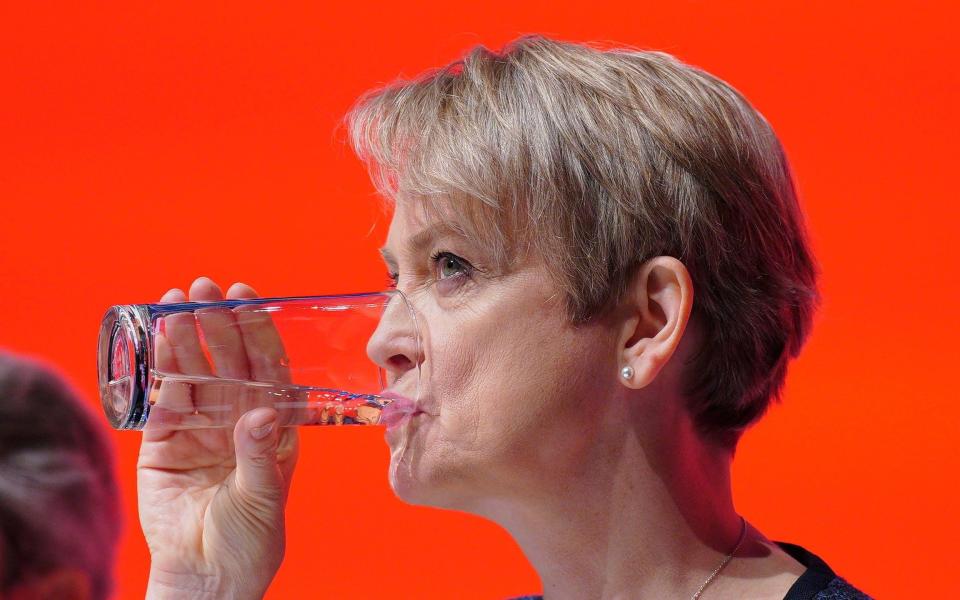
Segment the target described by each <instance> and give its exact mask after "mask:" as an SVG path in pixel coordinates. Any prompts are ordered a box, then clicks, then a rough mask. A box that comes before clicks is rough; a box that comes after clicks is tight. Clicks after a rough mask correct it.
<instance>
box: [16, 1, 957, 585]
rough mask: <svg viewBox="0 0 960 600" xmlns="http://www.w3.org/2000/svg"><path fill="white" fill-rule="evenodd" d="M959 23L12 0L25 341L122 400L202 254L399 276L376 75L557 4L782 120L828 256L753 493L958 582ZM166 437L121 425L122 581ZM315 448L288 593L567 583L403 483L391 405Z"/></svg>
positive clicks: (856, 563)
mask: <svg viewBox="0 0 960 600" xmlns="http://www.w3.org/2000/svg"><path fill="white" fill-rule="evenodd" d="M951 5H952V8H948V7H949V6H951ZM957 22H958V15H957V14H956V5H955V3H948V2H943V3H940V4H939V5H937V4H936V3H924V8H918V7H917V5H916V4H915V3H907V2H901V3H896V4H885V3H867V2H856V3H827V2H817V3H810V2H797V3H790V4H785V3H780V2H776V3H774V2H765V1H758V2H737V3H723V4H719V3H709V2H693V1H671V2H656V3H650V2H629V3H626V2H625V3H623V4H622V5H620V6H614V5H612V4H606V5H601V4H595V3H589V4H587V5H585V4H584V3H582V2H572V1H571V2H565V3H562V4H558V3H556V2H529V3H523V2H516V1H501V0H497V1H495V2H487V3H484V4H483V5H476V6H470V5H467V4H453V3H446V2H430V3H417V4H405V3H403V4H401V3H393V4H384V5H380V4H378V3H375V2H369V1H363V0H361V1H360V2H348V3H338V4H337V5H335V6H330V5H325V4H324V3H321V2H311V3H302V4H282V3H262V2H256V3H249V5H241V4H239V3H223V5H220V4H218V5H216V6H214V3H198V2H162V3H156V2H155V3H143V4H140V3H134V2H114V3H92V2H87V3H62V4H54V3H46V2H44V3H33V2H6V3H3V5H2V6H0V76H2V79H0V82H2V86H3V87H2V91H0V202H2V213H0V215H2V216H0V218H2V223H3V233H2V237H0V286H2V294H0V345H2V346H4V347H6V348H8V349H11V350H14V351H19V352H23V353H27V354H30V355H34V356H38V357H42V358H44V359H46V360H49V361H51V362H53V363H54V364H56V365H59V367H60V368H61V369H62V370H63V371H64V372H65V374H66V375H67V376H68V377H69V378H70V379H71V380H72V381H73V382H74V383H75V385H76V386H77V387H78V389H79V390H80V391H82V392H83V393H84V394H85V396H86V398H87V399H88V400H89V402H90V403H91V404H95V403H96V399H95V389H96V388H95V386H96V380H95V379H96V378H95V358H94V344H95V342H96V335H97V327H98V324H99V319H100V316H101V314H102V312H103V311H104V309H105V308H106V307H107V306H108V305H110V304H113V303H126V302H146V301H153V300H155V299H156V298H158V297H159V296H160V295H161V293H163V292H164V291H165V290H166V289H167V288H169V287H172V286H181V287H182V286H188V285H189V283H190V281H191V280H192V279H193V278H194V277H195V276H198V275H201V274H204V275H209V276H211V277H213V278H214V279H215V280H217V281H219V282H221V283H223V284H229V283H231V282H233V281H236V280H243V281H246V282H249V283H251V284H252V285H254V286H255V287H256V288H257V289H258V290H259V291H260V292H261V293H262V294H264V295H287V294H291V295H302V294H324V293H337V292H351V291H364V290H374V289H381V288H382V286H383V282H384V275H383V268H382V266H381V264H380V262H379V258H378V257H377V255H376V252H375V251H374V248H375V247H377V246H378V245H379V244H380V243H381V242H382V241H383V239H384V237H385V235H386V222H385V221H384V219H382V218H379V219H378V217H377V210H376V207H375V202H374V201H373V190H372V187H371V184H370V183H369V181H368V180H367V177H366V174H365V172H364V169H363V167H362V165H361V164H360V163H359V162H358V161H357V160H356V159H355V158H354V157H353V156H352V154H351V152H350V150H349V149H348V148H347V146H346V144H345V142H344V139H343V136H342V132H341V133H335V132H334V129H335V126H336V124H337V122H338V119H339V118H340V117H341V115H342V114H343V113H344V112H345V111H346V110H347V108H348V107H349V106H350V104H351V103H352V101H353V100H354V99H355V98H356V97H357V96H358V95H359V94H360V93H361V92H363V91H364V90H366V89H368V88H370V87H372V86H375V85H378V84H381V83H384V82H387V81H390V80H392V79H393V78H395V77H396V76H398V75H401V74H402V75H413V74H416V73H418V72H420V71H421V70H423V69H425V68H428V67H431V66H438V65H441V64H444V63H446V62H448V61H450V60H452V59H454V58H456V57H458V56H459V55H460V54H461V53H462V52H464V51H465V50H466V49H468V48H469V47H471V46H473V45H475V44H477V43H484V44H486V45H488V46H491V47H499V46H501V45H502V44H503V43H504V42H506V41H508V40H510V39H512V38H514V37H516V36H517V35H519V34H522V33H528V32H542V33H546V34H548V35H554V36H557V37H560V38H563V39H571V40H597V41H599V40H612V41H616V42H621V43H628V44H632V45H637V46H641V47H646V48H654V49H662V50H666V51H669V52H671V53H674V54H676V55H678V56H679V57H680V58H682V59H684V60H686V61H688V62H691V63H693V64H696V65H699V66H702V67H704V68H706V69H707V70H709V71H711V72H713V73H715V74H717V75H719V76H720V77H722V78H724V79H726V80H728V81H730V82H731V83H732V84H733V85H734V86H736V87H738V88H739V89H740V90H742V91H743V92H744V93H745V94H746V95H747V97H749V98H750V99H751V100H752V101H753V102H754V103H755V105H756V106H757V107H758V108H759V109H760V110H761V111H762V112H763V113H764V114H765V115H766V116H767V118H768V119H769V120H770V121H771V122H772V123H773V125H774V127H775V128H776V129H777V131H778V132H779V134H780V136H781V137H782V139H783V141H784V144H785V146H786V148H787V150H788V153H789V155H790V157H791V159H792V161H793V165H794V168H795V170H796V175H797V180H798V183H799V187H800V190H801V193H802V197H803V202H804V204H805V208H806V210H807V214H808V216H809V223H810V228H811V231H812V237H813V242H814V246H815V250H816V252H817V254H818V257H819V259H820V261H821V263H822V267H823V280H822V282H823V293H824V297H825V302H824V305H823V308H822V310H821V312H820V313H819V316H818V320H817V325H816V328H815V331H814V334H813V337H812V339H811V341H810V343H809V346H808V349H807V350H806V352H805V354H804V355H803V357H802V358H801V359H800V360H798V361H797V362H796V363H795V364H794V366H793V368H792V371H791V375H790V379H789V382H788V386H787V389H786V395H785V403H784V404H783V405H782V406H780V407H777V408H775V409H774V410H773V411H772V412H771V414H769V416H768V417H767V418H766V420H765V421H764V422H762V424H760V425H759V426H758V427H756V428H755V429H754V430H753V431H752V432H750V433H749V434H748V435H747V437H746V438H745V440H744V442H743V444H742V446H741V449H740V451H739V453H738V458H737V461H736V463H735V492H736V499H737V503H738V508H739V509H740V510H741V511H742V512H743V513H744V514H746V515H747V517H748V518H750V519H751V520H752V521H753V522H754V523H755V524H756V525H758V526H759V527H760V528H761V529H762V530H763V531H765V532H766V533H767V534H768V535H770V536H771V537H773V538H774V539H780V540H787V541H792V542H795V543H799V544H802V545H804V546H806V547H807V548H809V549H811V550H813V551H814V552H816V553H818V554H820V555H821V556H822V557H823V558H824V559H825V560H827V562H828V563H829V564H831V565H832V566H833V567H834V569H835V570H837V571H838V572H839V573H840V574H842V575H844V576H846V577H847V578H848V579H850V580H851V581H853V582H854V583H856V584H858V585H859V586H861V587H862V588H863V589H865V590H866V591H867V592H870V593H872V594H874V595H877V596H879V597H885V598H907V597H910V598H917V597H927V596H928V595H929V596H931V597H932V596H940V595H942V594H943V593H947V592H946V590H956V589H957V583H956V556H957V554H956V541H957V539H960V526H958V516H957V515H958V510H957V508H958V507H957V492H958V490H957V487H958V485H957V474H958V472H960V458H958V452H957V446H956V443H957V440H958V438H960V428H958V425H957V423H958V421H960V406H958V402H957V399H958V395H957V393H956V391H955V382H956V373H957V371H956V362H957V360H956V359H957V355H958V352H957V343H956V340H957V339H958V337H960V320H958V318H957V316H956V314H955V312H956V309H957V298H958V290H960V281H958V279H960V278H958V273H960V269H958V266H957V265H958V261H960V252H958V250H957V245H956V242H957V237H958V234H960V230H958V227H957V224H958V216H960V214H958V212H960V211H958V203H957V197H956V183H955V179H954V178H953V176H952V175H953V172H951V171H948V164H950V166H951V167H952V166H954V165H953V163H954V161H955V160H956V140H957V133H958V131H960V128H958V117H957V112H958V111H957V108H958V93H957V92H958V69H957V66H956V65H957V59H958V58H960V57H958V52H957V42H956V39H957V38H956V37H955V36H953V35H952V34H954V33H955V26H956V24H957ZM951 40H952V41H951ZM954 172H955V171H954ZM139 437H140V436H139V434H137V433H132V432H125V433H113V434H112V439H113V440H114V442H115V443H116V451H117V473H118V475H119V476H120V478H121V481H122V487H123V494H124V502H123V505H124V511H125V512H124V514H123V515H120V516H118V518H122V519H123V520H124V522H125V524H126V533H125V535H124V538H123V541H122V547H121V550H120V562H119V565H118V568H117V578H118V582H119V583H118V586H119V587H118V594H117V596H118V597H120V598H135V597H142V594H143V590H144V585H145V581H146V575H147V569H148V554H147V551H146V547H145V544H144V541H143V538H142V535H141V533H140V529H139V525H138V523H137V516H136V501H135V486H134V466H135V461H136V454H137V447H138V443H139ZM303 450H304V451H303V455H302V458H301V462H300V467H299V470H298V473H297V475H296V478H295V480H294V483H293V494H292V498H291V501H290V509H289V517H288V525H289V547H288V552H287V558H286V561H285V563H284V565H283V568H282V569H281V570H280V572H279V574H278V576H277V579H276V580H275V584H274V586H273V588H272V589H271V592H270V594H269V598H275V599H276V598H296V597H317V596H329V597H360V598H368V597H369V598H374V597H398V596H399V597H418V598H429V597H436V598H451V597H455V598H497V597H505V596H507V595H510V594H519V593H522V592H534V591H537V590H538V589H539V582H538V580H537V577H536V574H535V573H534V572H533V571H532V569H531V568H530V567H529V566H528V564H527V563H526V562H525V560H524V558H523V556H522V554H521V553H520V551H519V550H518V548H517V547H516V546H515V544H514V543H513V542H512V541H511V539H510V538H509V537H508V536H507V535H506V534H505V533H504V532H503V531H501V530H499V529H498V528H497V527H496V526H494V525H492V524H490V523H487V522H484V521H482V520H480V519H478V518H474V517H472V516H468V515H464V514H459V513H453V512H442V511H437V510H429V509H424V508H418V507H411V506H407V505H404V504H402V503H400V502H399V501H397V500H396V499H395V498H394V497H393V495H392V493H391V492H390V490H389V488H388V485H387V479H386V470H387V469H386V468H387V462H388V455H387V449H386V447H385V445H384V443H383V441H382V430H380V429H379V428H371V429H370V430H362V429H349V430H338V431H329V430H304V431H303ZM638 543H642V541H640V540H638Z"/></svg>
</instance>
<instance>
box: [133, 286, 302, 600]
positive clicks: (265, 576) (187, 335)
mask: <svg viewBox="0 0 960 600" xmlns="http://www.w3.org/2000/svg"><path fill="white" fill-rule="evenodd" d="M253 297H256V292H254V291H253V290H252V289H251V288H250V287H248V286H246V285H243V284H235V285H233V286H232V287H231V288H230V289H229V290H228V291H227V299H239V298H253ZM188 299H189V301H191V302H197V301H212V300H222V299H223V294H222V292H221V291H220V288H218V287H217V285H216V284H215V283H213V282H212V281H211V280H209V279H207V278H203V277H202V278H200V279H197V280H196V281H194V282H193V285H192V286H191V287H190V294H189V298H187V297H186V296H185V295H184V294H183V292H182V291H180V290H176V289H174V290H170V291H169V292H167V293H166V294H165V295H164V296H163V298H162V299H161V302H164V303H168V302H185V301H187V300H188ZM264 317H265V318H263V319H256V318H253V319H250V318H244V319H237V320H236V322H235V323H234V322H229V323H226V325H228V326H227V327H224V324H225V321H224V320H225V319H226V320H231V319H234V318H235V315H234V313H232V311H229V310H225V309H224V310H217V311H213V312H211V313H205V314H204V315H199V314H198V316H197V317H196V318H195V317H194V316H193V315H192V314H182V315H176V319H170V318H168V320H167V323H166V327H165V330H164V332H162V333H160V332H158V334H157V335H158V338H157V344H156V346H157V347H156V358H155V362H156V367H157V369H158V370H160V371H163V372H166V373H181V374H185V375H211V374H217V375H220V376H223V377H230V378H235V379H254V380H271V381H276V380H278V379H281V380H282V379H283V377H284V376H285V375H286V376H287V381H289V376H288V375H287V374H286V367H284V366H282V364H281V366H278V364H277V361H274V360H270V359H269V358H270V357H276V356H282V355H283V348H282V343H281V341H280V338H279V336H278V335H277V332H276V329H274V326H273V322H272V321H271V320H270V318H269V315H264ZM197 323H198V324H199V326H200V330H201V331H203V334H204V337H205V338H206V341H207V346H206V347H207V350H208V352H209V355H210V358H211V359H212V363H213V364H210V362H211V361H208V360H207V357H206V355H205V353H204V352H203V351H202V349H201V344H200V339H199V336H198V333H197V327H196V324H197ZM214 325H215V326H214ZM216 335H221V336H222V335H227V336H228V337H229V336H233V339H221V340H211V339H210V338H211V336H216ZM214 341H218V342H220V343H214ZM278 346H279V347H278ZM167 385H168V384H167V383H166V382H165V383H163V384H161V389H160V392H159V398H158V400H157V404H158V405H160V404H162V403H163V402H164V394H165V392H166V393H167V394H168V395H170V396H172V395H173V394H176V393H177V390H176V388H174V387H172V386H168V388H167V390H164V386H167ZM180 389H181V394H182V389H183V388H182V385H181V387H180ZM192 393H193V394H203V390H202V389H201V388H199V387H194V388H193V390H192ZM192 400H193V401H194V402H195V403H196V404H197V405H198V406H200V405H202V400H203V399H202V398H193V399H192ZM276 421H277V412H276V411H275V410H274V409H272V408H256V409H254V410H251V411H249V412H247V413H246V414H244V415H243V417H242V418H240V420H239V421H238V422H237V425H236V427H235V428H234V429H233V431H230V430H229V429H193V430H181V431H172V430H169V429H163V428H162V427H158V426H156V425H157V424H156V423H155V424H154V426H151V422H150V421H149V420H148V421H147V425H146V427H145V428H144V432H143V442H142V444H141V447H140V458H139V462H138V465H137V492H138V499H139V509H140V523H141V525H142V527H143V532H144V535H145V536H146V539H147V544H148V546H149V548H150V555H151V567H150V581H149V584H148V587H147V597H148V598H167V597H170V598H188V597H189V598H236V599H244V598H261V597H262V596H263V594H264V592H265V591H266V589H267V586H268V585H269V584H270V581H271V580H272V579H273V576H274V574H275V573H276V571H277V569H278V568H279V567H280V562H281V561H282V559H283V552H284V542H285V537H284V505H285V503H286V498H287V492H288V490H289V487H290V478H291V476H292V474H293V468H294V464H295V462H296V457H297V433H296V429H295V428H292V427H290V428H284V429H283V430H280V428H279V427H278V426H277V423H276Z"/></svg>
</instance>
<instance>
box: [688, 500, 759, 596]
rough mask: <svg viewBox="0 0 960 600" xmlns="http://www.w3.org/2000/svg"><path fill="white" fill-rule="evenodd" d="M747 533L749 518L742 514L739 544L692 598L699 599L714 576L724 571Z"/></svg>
mask: <svg viewBox="0 0 960 600" xmlns="http://www.w3.org/2000/svg"><path fill="white" fill-rule="evenodd" d="M746 533H747V520H746V519H744V518H743V516H741V517H740V539H739V540H737V545H736V546H735V547H734V549H733V552H731V553H730V554H728V555H727V556H726V558H724V559H723V562H722V563H720V566H719V567H717V568H716V569H715V570H714V571H713V573H711V574H710V577H707V580H706V581H704V582H703V585H701V586H700V589H699V590H697V593H696V594H694V595H693V598H691V600H697V598H699V597H700V594H702V593H703V590H705V589H706V588H707V586H708V585H709V584H710V582H711V581H713V578H714V577H716V576H717V575H718V574H720V571H722V570H723V568H724V567H725V566H727V563H729V562H730V560H731V559H733V555H734V554H736V553H737V550H739V549H740V544H742V543H743V538H744V535H745V534H746Z"/></svg>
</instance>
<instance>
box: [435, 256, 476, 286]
mask: <svg viewBox="0 0 960 600" xmlns="http://www.w3.org/2000/svg"><path fill="white" fill-rule="evenodd" d="M431 260H432V261H433V264H434V265H436V272H437V279H440V280H444V279H450V278H452V277H457V276H458V275H460V276H469V275H470V272H471V267H470V263H468V262H467V261H465V260H464V259H462V258H460V257H459V256H457V255H456V254H451V253H450V252H437V253H435V254H434V255H433V256H432V257H431Z"/></svg>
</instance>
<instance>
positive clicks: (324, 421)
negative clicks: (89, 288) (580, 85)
mask: <svg viewBox="0 0 960 600" xmlns="http://www.w3.org/2000/svg"><path fill="white" fill-rule="evenodd" d="M388 315H389V319H390V323H391V327H390V332H391V333H390V335H400V336H404V337H407V338H409V340H407V343H409V344H412V348H413V350H414V351H415V352H416V353H417V355H419V351H420V333H419V329H418V326H417V320H416V315H415V313H414V310H413V308H412V306H411V304H410V302H409V301H408V300H407V298H406V296H404V294H403V293H402V292H400V291H399V290H387V291H384V292H368V293H361V294H346V295H337V296H302V297H285V298H253V299H243V300H223V301H217V302H181V303H171V304H127V305H117V306H112V307H111V308H110V309H108V310H107V312H106V314H105V315H104V317H103V321H102V323H101V327H100V338H99V342H98V346H99V348H98V353H97V368H98V371H99V386H100V399H101V402H102V404H103V410H104V412H105V414H106V416H107V419H108V420H109V421H110V424H111V425H112V426H113V427H114V428H115V429H143V428H144V427H145V426H146V425H147V423H148V422H149V423H150V427H165V428H169V429H202V428H223V427H233V425H234V424H235V423H236V422H237V420H238V419H239V418H240V417H241V416H242V415H243V414H244V413H246V412H247V411H249V410H251V409H253V408H256V407H259V406H270V407H273V408H275V409H276V410H277V412H278V424H279V425H280V426H296V425H375V424H380V423H381V420H382V419H385V418H386V417H387V415H388V413H391V412H396V411H397V410H404V411H406V410H411V409H412V408H411V407H409V406H401V405H403V404H404V403H403V402H398V403H393V398H391V397H390V396H389V394H386V395H384V393H383V390H384V388H385V387H386V385H387V380H386V374H385V373H384V371H383V369H381V368H379V367H378V366H377V365H376V364H375V363H373V362H372V361H371V360H370V359H369V357H368V356H367V352H366V348H367V343H368V341H369V340H370V339H371V337H372V336H373V335H374V333H375V332H376V331H377V328H378V326H379V325H380V323H381V321H382V320H384V319H386V318H387V317H388ZM417 378H418V379H417V395H418V396H419V368H418V373H417ZM391 404H392V405H393V406H392V408H391Z"/></svg>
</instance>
